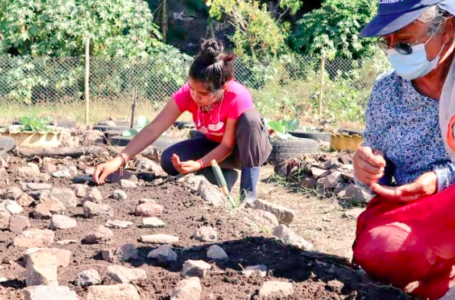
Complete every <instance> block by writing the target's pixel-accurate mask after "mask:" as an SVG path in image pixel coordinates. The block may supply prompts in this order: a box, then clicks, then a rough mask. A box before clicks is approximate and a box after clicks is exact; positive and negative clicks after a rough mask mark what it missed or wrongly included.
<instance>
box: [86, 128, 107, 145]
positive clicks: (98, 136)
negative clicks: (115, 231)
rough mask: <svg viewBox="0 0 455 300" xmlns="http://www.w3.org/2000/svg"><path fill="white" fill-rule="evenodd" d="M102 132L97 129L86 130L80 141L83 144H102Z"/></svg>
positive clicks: (103, 139)
mask: <svg viewBox="0 0 455 300" xmlns="http://www.w3.org/2000/svg"><path fill="white" fill-rule="evenodd" d="M105 140H106V139H105V137H104V134H103V133H102V132H101V131H98V130H87V131H86V132H85V134H84V135H83V136H82V139H81V142H82V145H83V146H86V147H87V146H92V145H97V144H104V142H105Z"/></svg>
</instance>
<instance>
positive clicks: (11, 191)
mask: <svg viewBox="0 0 455 300" xmlns="http://www.w3.org/2000/svg"><path fill="white" fill-rule="evenodd" d="M23 193H24V192H23V191H22V189H21V188H19V187H17V186H12V187H9V188H7V189H5V190H4V191H3V192H2V193H1V197H2V198H3V199H8V200H17V199H18V198H19V197H20V196H21V195H22V194H23Z"/></svg>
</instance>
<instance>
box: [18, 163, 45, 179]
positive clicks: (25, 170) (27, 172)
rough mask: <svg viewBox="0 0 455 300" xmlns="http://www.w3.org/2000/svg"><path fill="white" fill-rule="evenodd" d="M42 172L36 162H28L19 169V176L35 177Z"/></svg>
mask: <svg viewBox="0 0 455 300" xmlns="http://www.w3.org/2000/svg"><path fill="white" fill-rule="evenodd" d="M39 174H40V170H39V167H38V166H37V165H36V164H34V163H28V164H27V165H26V166H23V167H19V168H18V169H17V176H19V177H21V178H33V177H36V176H38V175H39Z"/></svg>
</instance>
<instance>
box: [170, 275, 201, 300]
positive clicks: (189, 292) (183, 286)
mask: <svg viewBox="0 0 455 300" xmlns="http://www.w3.org/2000/svg"><path fill="white" fill-rule="evenodd" d="M201 294H202V286H201V281H200V279H199V278H197V277H191V278H188V279H184V280H182V281H180V282H179V283H177V286H176V287H175V289H174V290H173V291H172V295H171V300H200V299H201Z"/></svg>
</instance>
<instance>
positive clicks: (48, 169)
mask: <svg viewBox="0 0 455 300" xmlns="http://www.w3.org/2000/svg"><path fill="white" fill-rule="evenodd" d="M40 170H41V172H43V173H46V174H49V175H50V174H52V173H54V172H57V170H58V169H57V166H56V165H55V164H53V163H44V164H43V165H42V166H41V168H40Z"/></svg>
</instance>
